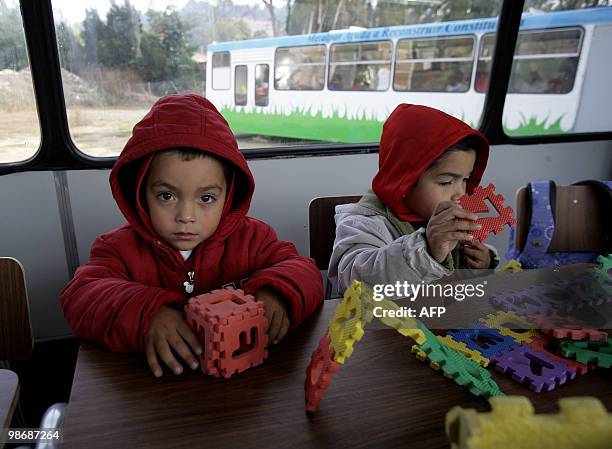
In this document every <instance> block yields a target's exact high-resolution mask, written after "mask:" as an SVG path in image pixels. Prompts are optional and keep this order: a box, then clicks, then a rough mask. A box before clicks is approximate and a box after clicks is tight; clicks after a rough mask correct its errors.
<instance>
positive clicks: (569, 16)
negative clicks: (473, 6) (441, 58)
mask: <svg viewBox="0 0 612 449" xmlns="http://www.w3.org/2000/svg"><path fill="white" fill-rule="evenodd" d="M605 22H612V7H601V8H591V9H581V10H573V11H561V12H554V13H546V14H525V15H524V16H523V19H522V21H521V30H531V29H538V28H557V27H564V26H575V25H582V24H588V23H605ZM496 26H497V18H489V19H473V20H460V21H453V22H439V23H430V24H421V25H403V26H393V27H383V28H370V29H368V30H365V31H342V32H326V33H317V34H306V35H299V36H284V37H273V38H265V39H250V40H244V41H233V42H220V43H217V44H209V45H208V51H212V52H216V51H230V50H238V49H250V48H266V47H285V46H293V45H316V44H324V43H336V42H356V41H376V40H387V39H394V38H411V37H413V38H414V37H434V36H456V35H461V34H473V33H486V32H494V31H495V28H496Z"/></svg>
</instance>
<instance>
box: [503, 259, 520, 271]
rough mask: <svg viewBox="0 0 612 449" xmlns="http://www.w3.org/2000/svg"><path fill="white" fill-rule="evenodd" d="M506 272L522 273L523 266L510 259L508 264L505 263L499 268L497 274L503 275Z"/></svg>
mask: <svg viewBox="0 0 612 449" xmlns="http://www.w3.org/2000/svg"><path fill="white" fill-rule="evenodd" d="M507 271H509V272H511V273H517V272H520V271H523V265H521V263H520V262H519V261H518V260H516V259H510V260H509V261H508V262H506V263H505V264H504V265H502V266H501V267H500V269H499V271H498V273H505V272H507Z"/></svg>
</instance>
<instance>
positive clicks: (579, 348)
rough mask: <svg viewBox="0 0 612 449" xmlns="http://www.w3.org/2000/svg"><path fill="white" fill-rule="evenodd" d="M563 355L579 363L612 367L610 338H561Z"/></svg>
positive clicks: (611, 339)
mask: <svg viewBox="0 0 612 449" xmlns="http://www.w3.org/2000/svg"><path fill="white" fill-rule="evenodd" d="M560 346H561V353H562V354H563V357H571V358H573V359H576V361H578V362H580V363H596V364H597V366H599V367H601V368H610V367H612V338H608V339H607V340H597V341H575V340H562V341H561V343H560Z"/></svg>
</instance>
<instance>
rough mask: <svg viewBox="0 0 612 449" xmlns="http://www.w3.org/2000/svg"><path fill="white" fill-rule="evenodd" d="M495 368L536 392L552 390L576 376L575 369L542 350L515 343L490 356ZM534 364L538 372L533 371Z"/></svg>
mask: <svg viewBox="0 0 612 449" xmlns="http://www.w3.org/2000/svg"><path fill="white" fill-rule="evenodd" d="M491 362H492V363H494V364H495V369H496V370H497V371H499V372H500V373H504V374H506V373H507V374H510V375H512V379H514V380H515V381H517V382H519V383H524V382H526V383H528V384H529V388H531V389H532V390H533V391H535V392H536V393H540V392H541V391H542V390H543V389H544V390H545V391H551V390H554V389H555V388H556V387H557V386H559V385H563V384H564V383H565V382H567V381H568V380H571V379H574V378H575V377H576V371H575V370H573V369H571V368H569V367H568V366H567V365H565V364H564V363H561V362H559V361H556V360H552V359H551V358H549V357H548V356H547V355H546V354H544V353H542V352H537V351H534V350H533V349H532V348H530V347H529V346H527V345H525V344H522V345H517V346H515V347H514V348H512V349H511V350H510V351H508V352H505V353H503V354H501V355H498V356H493V357H491ZM533 364H535V367H536V369H538V370H540V371H541V372H540V373H535V372H534V370H533V368H532V366H533Z"/></svg>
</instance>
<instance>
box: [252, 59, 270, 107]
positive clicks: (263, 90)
mask: <svg viewBox="0 0 612 449" xmlns="http://www.w3.org/2000/svg"><path fill="white" fill-rule="evenodd" d="M269 92H270V66H269V65H268V64H257V65H256V66H255V105H256V106H268V101H269V97H268V94H269Z"/></svg>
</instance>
